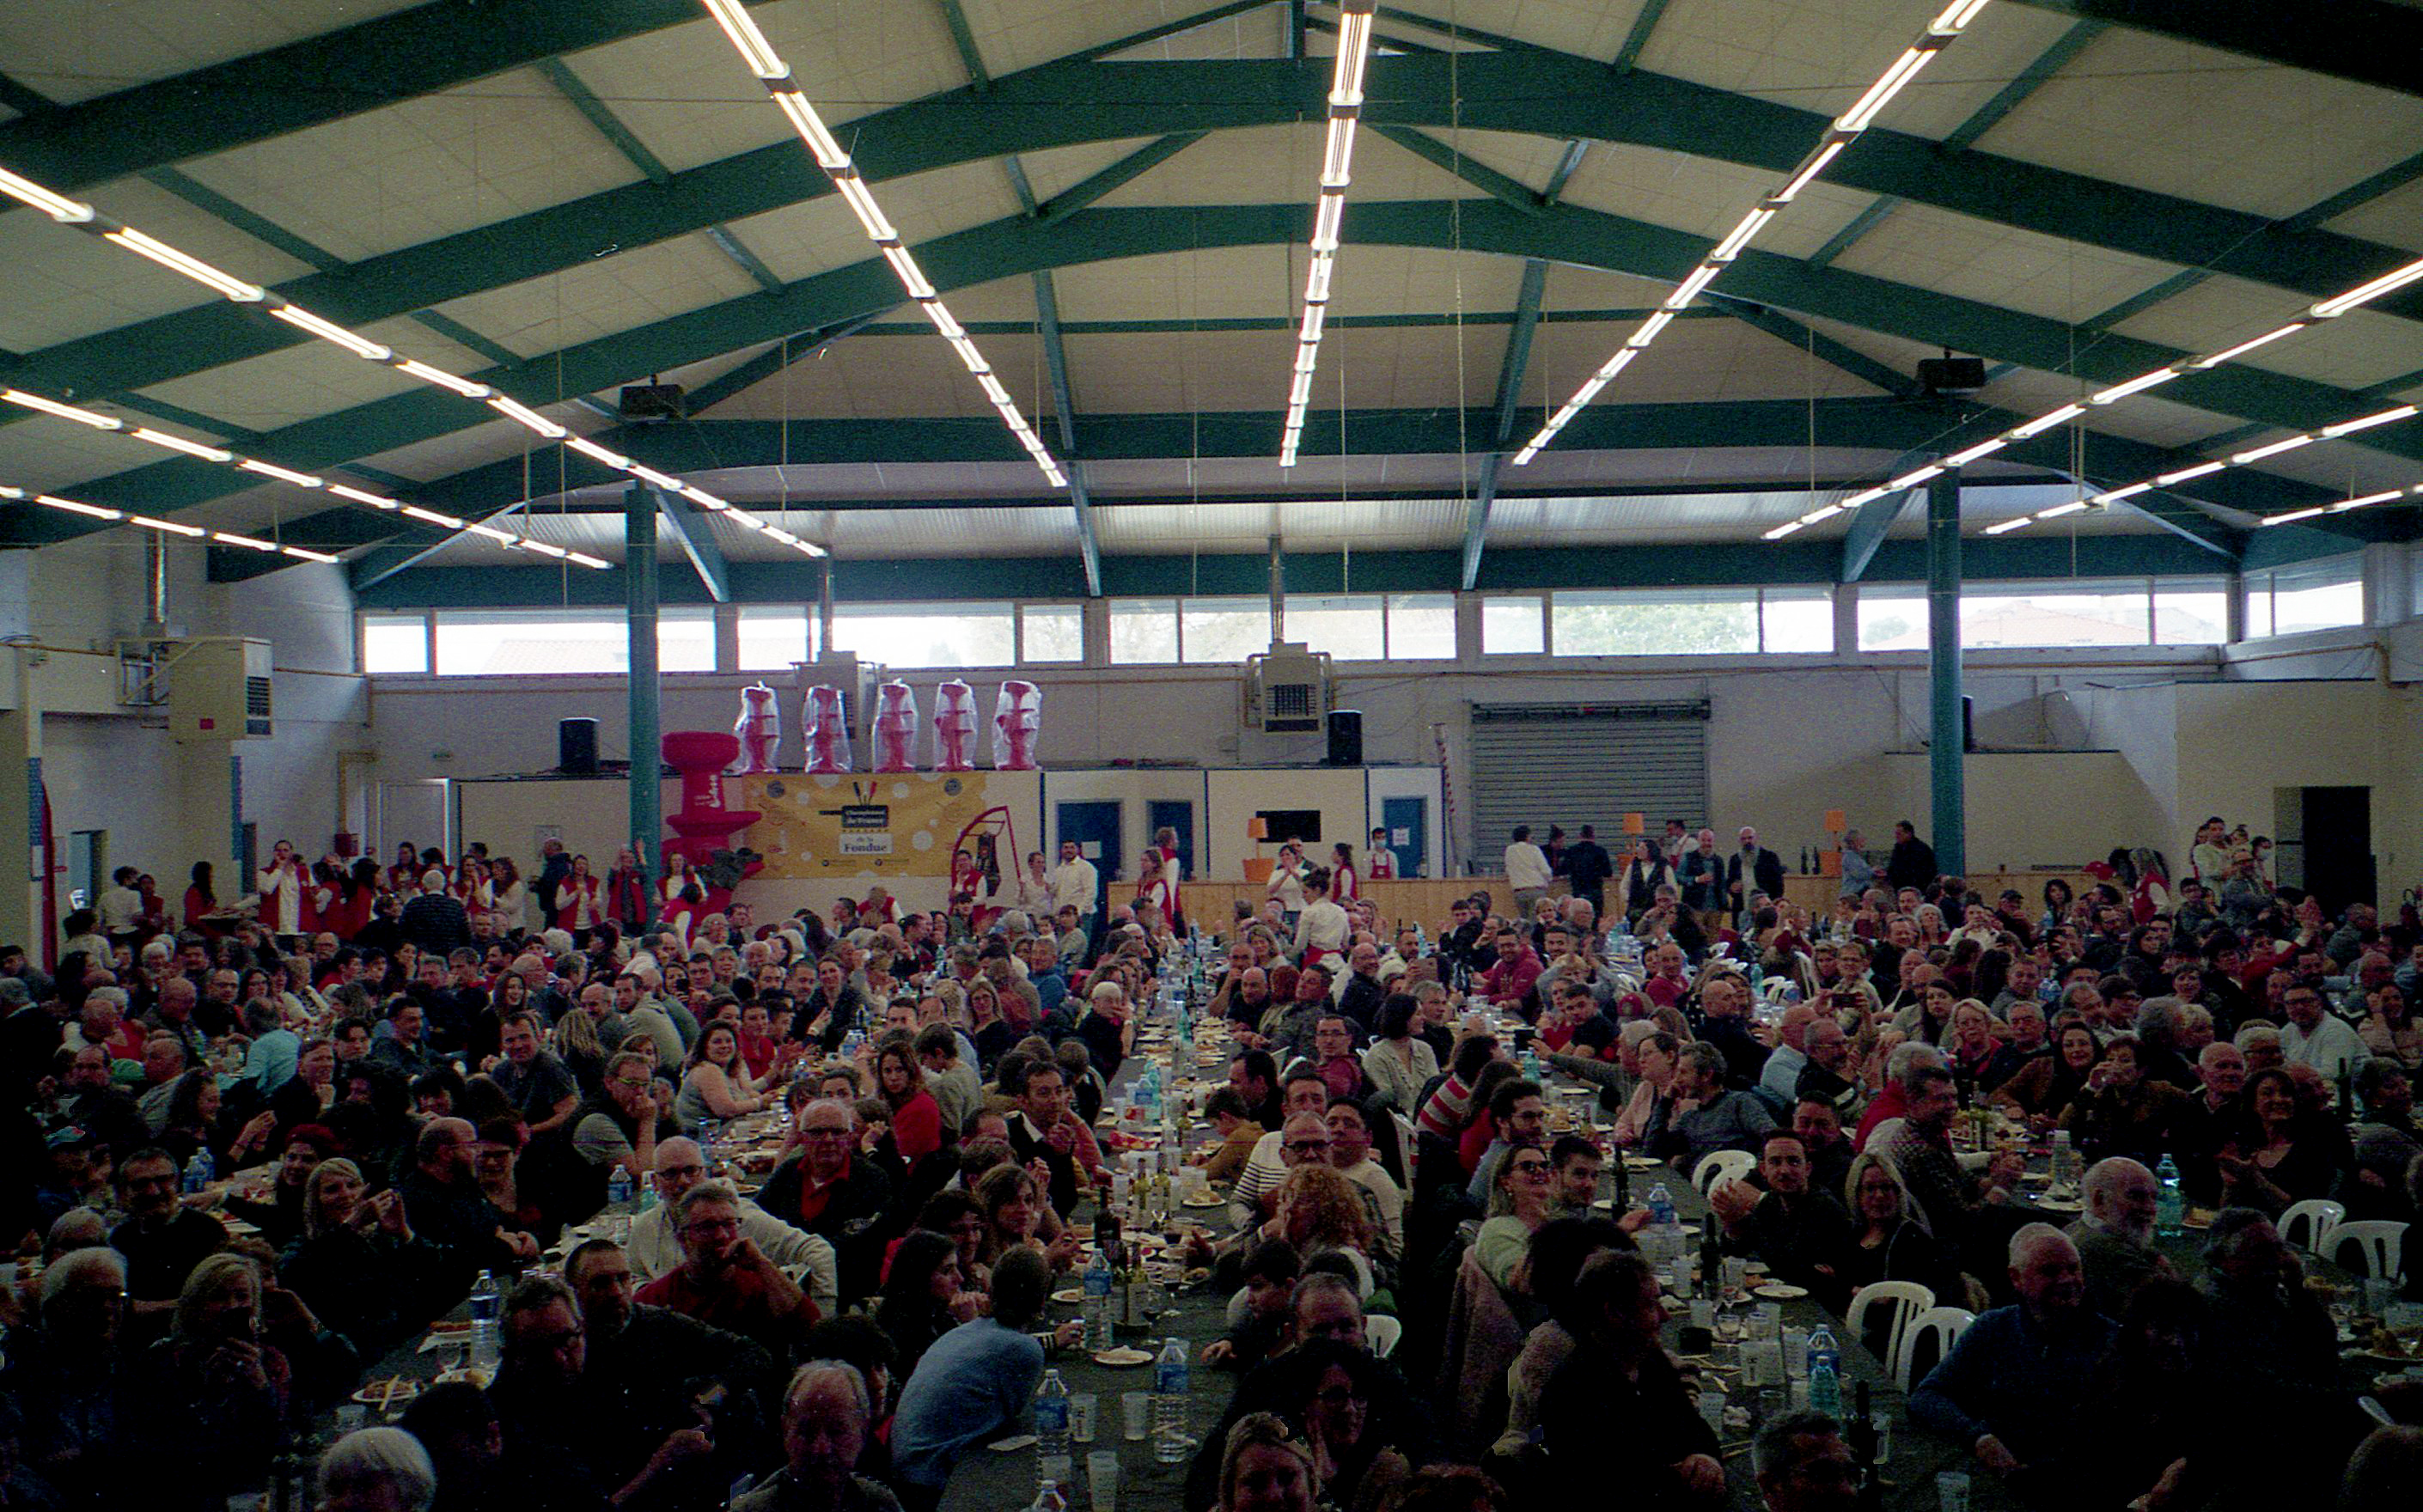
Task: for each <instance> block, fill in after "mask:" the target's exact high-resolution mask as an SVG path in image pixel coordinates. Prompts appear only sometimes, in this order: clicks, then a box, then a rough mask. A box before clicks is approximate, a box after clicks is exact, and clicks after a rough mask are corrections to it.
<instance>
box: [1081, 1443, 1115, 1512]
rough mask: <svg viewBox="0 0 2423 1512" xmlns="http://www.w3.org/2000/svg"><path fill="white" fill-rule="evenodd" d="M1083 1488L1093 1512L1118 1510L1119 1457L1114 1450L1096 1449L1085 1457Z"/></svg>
mask: <svg viewBox="0 0 2423 1512" xmlns="http://www.w3.org/2000/svg"><path fill="white" fill-rule="evenodd" d="M1085 1489H1086V1493H1087V1494H1088V1495H1089V1496H1091V1497H1092V1498H1093V1504H1094V1512H1118V1505H1119V1457H1118V1454H1117V1452H1116V1450H1110V1449H1097V1450H1095V1451H1094V1452H1093V1453H1092V1454H1089V1455H1087V1456H1086V1457H1085Z"/></svg>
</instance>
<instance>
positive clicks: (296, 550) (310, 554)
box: [277, 546, 340, 566]
mask: <svg viewBox="0 0 2423 1512" xmlns="http://www.w3.org/2000/svg"><path fill="white" fill-rule="evenodd" d="M277 549H278V550H280V551H282V552H284V553H286V555H288V556H290V557H300V558H302V559H304V560H305V561H316V562H320V563H322V564H323V565H326V566H334V565H335V564H336V563H337V562H338V561H339V560H340V558H337V557H332V556H330V555H329V554H328V553H326V552H325V551H307V550H305V549H304V548H303V547H301V546H280V547H278V548H277Z"/></svg>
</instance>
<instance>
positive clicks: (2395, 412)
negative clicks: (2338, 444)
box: [2321, 404, 2415, 441]
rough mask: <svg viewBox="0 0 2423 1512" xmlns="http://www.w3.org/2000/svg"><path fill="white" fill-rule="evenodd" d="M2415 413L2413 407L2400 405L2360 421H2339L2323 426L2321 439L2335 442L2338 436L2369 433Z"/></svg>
mask: <svg viewBox="0 0 2423 1512" xmlns="http://www.w3.org/2000/svg"><path fill="white" fill-rule="evenodd" d="M2414 414H2415V406H2414V405H2412V404H2400V405H2399V406H2398V407H2397V408H2396V409H2385V410H2383V411H2382V412H2381V413H2380V414H2378V415H2368V416H2366V417H2364V418H2362V419H2360V420H2341V421H2340V422H2339V423H2338V424H2336V425H2325V426H2323V427H2322V429H2321V438H2322V439H2323V440H2325V441H2336V440H2337V439H2338V438H2339V437H2340V436H2343V435H2353V434H2355V433H2357V432H2358V431H2369V430H2371V429H2372V428H2373V427H2374V426H2376V425H2388V424H2391V423H2393V422H2395V421H2398V420H2402V419H2405V418H2407V417H2409V416H2412V415H2414Z"/></svg>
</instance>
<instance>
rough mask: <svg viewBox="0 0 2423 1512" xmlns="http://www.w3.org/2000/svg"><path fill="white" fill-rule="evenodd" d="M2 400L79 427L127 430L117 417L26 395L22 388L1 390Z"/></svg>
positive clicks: (39, 396) (100, 429)
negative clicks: (68, 421) (73, 422)
mask: <svg viewBox="0 0 2423 1512" xmlns="http://www.w3.org/2000/svg"><path fill="white" fill-rule="evenodd" d="M0 399H5V400H7V401H8V402H9V403H11V404H22V405H24V407H25V408H27V409H29V410H40V411H41V412H42V413H43V414H45V415H55V416H57V417H59V418H60V419H63V420H73V421H75V422H76V423H77V424H78V425H89V426H91V427H92V428H93V429H94V430H96V431H123V430H124V429H126V422H125V421H124V420H121V419H119V418H118V417H115V416H111V415H103V414H102V413H101V412H100V411H99V410H88V409H80V408H78V407H77V406H75V405H73V404H62V403H60V402H58V401H57V400H55V399H44V398H43V397H42V396H41V395H40V394H29V393H26V392H25V391H24V389H22V388H10V389H5V390H0Z"/></svg>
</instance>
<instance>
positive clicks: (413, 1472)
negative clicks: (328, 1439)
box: [312, 1427, 437, 1512]
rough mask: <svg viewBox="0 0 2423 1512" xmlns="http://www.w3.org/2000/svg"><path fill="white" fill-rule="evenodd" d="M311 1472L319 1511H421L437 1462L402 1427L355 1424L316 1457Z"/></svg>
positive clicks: (432, 1489)
mask: <svg viewBox="0 0 2423 1512" xmlns="http://www.w3.org/2000/svg"><path fill="white" fill-rule="evenodd" d="M316 1478H317V1480H318V1483H319V1486H318V1495H317V1497H316V1498H315V1499H314V1500H313V1502H312V1504H313V1505H314V1506H317V1507H319V1508H320V1509H321V1512H426V1509H427V1507H428V1506H429V1504H430V1503H431V1502H433V1501H435V1500H436V1497H437V1467H436V1465H434V1464H432V1463H430V1460H429V1451H428V1450H426V1449H423V1448H422V1447H421V1446H420V1440H418V1439H416V1438H414V1437H413V1436H412V1435H411V1434H409V1433H406V1432H404V1430H403V1429H402V1428H387V1427H379V1428H356V1429H355V1430H354V1431H353V1432H351V1433H348V1434H346V1435H345V1436H344V1437H343V1438H341V1439H340V1440H338V1441H336V1442H335V1443H333V1444H330V1445H329V1446H328V1452H327V1453H326V1454H325V1455H322V1456H321V1457H320V1471H319V1474H318V1476H317V1477H316Z"/></svg>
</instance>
